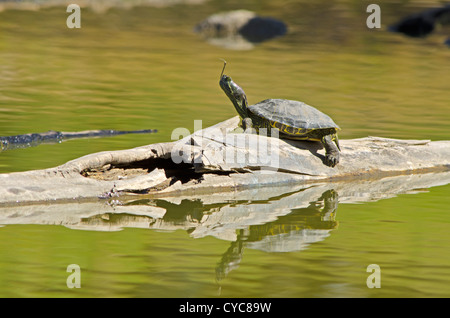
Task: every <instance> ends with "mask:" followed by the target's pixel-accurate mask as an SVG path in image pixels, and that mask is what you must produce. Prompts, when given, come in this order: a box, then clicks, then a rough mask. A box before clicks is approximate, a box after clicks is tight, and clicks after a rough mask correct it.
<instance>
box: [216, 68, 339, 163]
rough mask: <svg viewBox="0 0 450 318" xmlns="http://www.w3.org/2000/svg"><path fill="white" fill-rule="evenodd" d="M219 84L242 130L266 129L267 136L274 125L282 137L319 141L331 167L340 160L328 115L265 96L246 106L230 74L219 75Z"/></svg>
mask: <svg viewBox="0 0 450 318" xmlns="http://www.w3.org/2000/svg"><path fill="white" fill-rule="evenodd" d="M224 68H225V65H224ZM222 74H223V71H222ZM219 84H220V87H221V88H222V89H223V91H224V92H225V94H226V95H227V96H228V98H229V99H230V100H231V102H232V103H233V105H234V107H235V108H236V111H237V112H238V114H239V116H240V117H241V119H242V126H243V128H244V130H246V131H248V129H251V128H255V130H256V131H257V132H259V129H260V128H267V130H268V135H270V129H271V128H277V129H279V131H280V137H281V138H286V139H296V140H313V141H321V142H322V144H323V146H324V147H325V163H326V165H328V166H330V167H334V166H335V165H336V164H337V163H338V162H339V151H340V148H339V141H338V138H337V134H336V133H337V130H338V129H340V128H339V126H338V125H336V124H335V123H334V121H333V120H332V119H331V118H330V117H329V116H328V115H325V114H324V113H322V112H320V111H319V110H317V109H316V108H314V107H312V106H309V105H307V104H305V103H303V102H298V101H292V100H286V99H266V100H263V101H262V102H259V103H258V104H255V105H250V106H248V104H247V97H246V95H245V93H244V90H243V89H242V88H241V87H240V86H239V85H237V84H236V83H235V82H233V81H232V79H231V77H229V76H227V75H221V78H220V82H219ZM333 141H334V143H335V144H333Z"/></svg>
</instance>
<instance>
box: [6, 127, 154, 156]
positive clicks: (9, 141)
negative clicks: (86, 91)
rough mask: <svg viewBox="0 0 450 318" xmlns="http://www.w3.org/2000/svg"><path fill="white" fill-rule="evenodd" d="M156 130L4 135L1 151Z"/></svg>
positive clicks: (147, 132) (108, 130) (106, 130)
mask: <svg viewBox="0 0 450 318" xmlns="http://www.w3.org/2000/svg"><path fill="white" fill-rule="evenodd" d="M154 132H156V129H143V130H131V131H123V130H111V129H105V130H85V131H77V132H61V131H53V130H50V131H48V132H45V133H40V134H37V133H35V134H25V135H17V136H4V137H0V152H1V151H6V150H11V149H17V148H28V147H35V146H38V145H40V144H50V143H60V142H62V141H65V140H69V139H81V138H99V137H111V136H118V135H125V134H149V133H154Z"/></svg>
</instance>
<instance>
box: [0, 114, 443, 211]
mask: <svg viewBox="0 0 450 318" xmlns="http://www.w3.org/2000/svg"><path fill="white" fill-rule="evenodd" d="M238 125H239V117H238V116H236V117H233V118H231V119H229V120H226V121H224V122H221V123H219V124H217V125H215V126H212V127H209V128H205V129H203V130H200V131H197V132H195V133H194V134H192V135H189V136H187V137H185V138H183V139H181V140H178V141H173V142H167V143H158V144H152V145H147V146H143V147H138V148H134V149H129V150H119V151H105V152H99V153H94V154H90V155H87V156H84V157H81V158H78V159H75V160H72V161H69V162H67V163H66V164H63V165H61V166H58V167H55V168H50V169H44V170H35V171H26V172H14V173H8V174H0V204H3V205H11V204H13V205H14V204H18V203H22V204H28V203H33V202H34V203H36V202H41V201H52V202H54V201H61V200H74V199H77V200H89V199H91V200H92V199H98V198H106V199H108V198H116V197H118V196H121V197H125V196H126V195H140V196H144V195H145V197H147V198H149V197H153V198H156V197H167V196H174V195H183V196H185V195H192V194H195V195H200V194H202V193H204V194H207V193H209V194H211V193H217V192H226V191H235V190H236V189H239V190H241V189H246V188H253V187H263V186H275V185H277V186H279V185H294V184H306V183H308V184H312V183H323V182H337V181H348V180H358V179H370V178H372V179H380V178H383V177H387V176H395V175H405V174H417V173H430V172H443V171H449V170H450V141H429V140H398V139H389V138H379V137H367V138H360V139H352V140H341V141H340V146H341V150H342V152H341V161H340V163H339V164H338V165H337V166H336V167H334V168H330V167H328V166H326V165H325V164H324V157H325V156H324V152H325V151H324V149H323V147H322V145H321V143H319V142H310V141H292V140H283V139H278V138H273V137H266V136H263V135H253V134H242V133H234V131H235V130H236V129H237V127H238Z"/></svg>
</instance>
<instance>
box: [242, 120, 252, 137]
mask: <svg viewBox="0 0 450 318" xmlns="http://www.w3.org/2000/svg"><path fill="white" fill-rule="evenodd" d="M242 128H243V129H244V133H246V134H253V133H254V132H255V130H254V129H253V122H252V119H251V118H250V117H247V118H244V119H242Z"/></svg>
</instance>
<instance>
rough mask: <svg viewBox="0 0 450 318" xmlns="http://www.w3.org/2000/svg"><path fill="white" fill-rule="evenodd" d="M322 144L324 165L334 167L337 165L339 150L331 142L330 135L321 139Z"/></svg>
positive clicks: (331, 137)
mask: <svg viewBox="0 0 450 318" xmlns="http://www.w3.org/2000/svg"><path fill="white" fill-rule="evenodd" d="M322 144H323V146H324V147H325V164H326V165H327V166H329V167H334V166H335V165H337V164H338V163H339V156H340V155H339V149H338V147H337V146H336V144H335V143H334V142H333V136H332V135H326V136H323V137H322Z"/></svg>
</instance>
